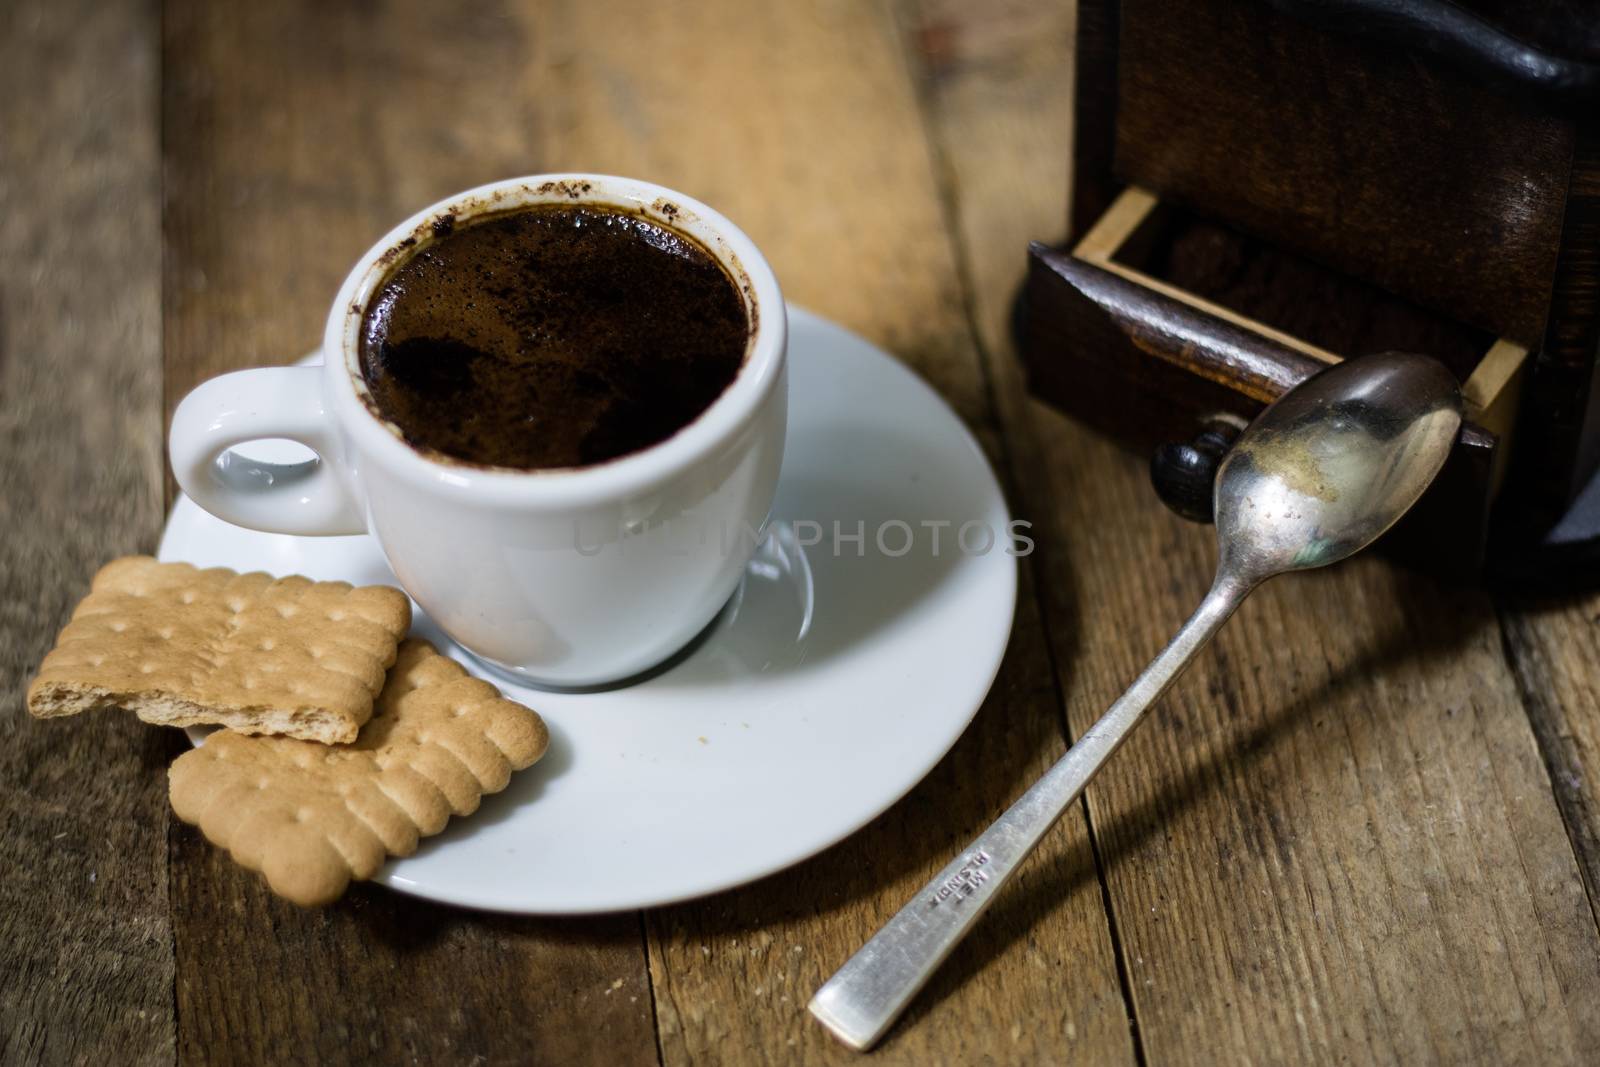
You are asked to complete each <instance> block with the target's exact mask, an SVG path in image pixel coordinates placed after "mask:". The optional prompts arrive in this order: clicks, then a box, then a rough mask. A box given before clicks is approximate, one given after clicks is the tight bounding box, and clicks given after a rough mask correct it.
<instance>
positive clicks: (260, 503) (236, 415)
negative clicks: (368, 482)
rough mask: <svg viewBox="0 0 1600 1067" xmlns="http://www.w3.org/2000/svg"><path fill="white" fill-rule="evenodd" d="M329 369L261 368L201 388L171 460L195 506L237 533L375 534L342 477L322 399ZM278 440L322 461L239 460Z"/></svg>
mask: <svg viewBox="0 0 1600 1067" xmlns="http://www.w3.org/2000/svg"><path fill="white" fill-rule="evenodd" d="M322 375H323V370H322V368H321V367H260V368H257V369H255V370H243V371H237V372H235V373H233V374H224V375H222V376H221V377H220V378H213V379H211V380H210V381H208V382H206V383H204V384H203V385H200V386H199V387H198V388H196V389H195V390H194V391H193V392H191V393H190V394H189V395H188V396H186V397H184V398H183V402H182V403H181V404H179V405H178V409H177V411H175V412H173V415H172V433H171V434H170V435H169V437H168V440H167V452H168V454H169V455H170V456H171V457H172V471H173V473H174V474H175V475H176V476H177V478H178V484H179V485H180V486H182V487H183V491H184V492H185V493H187V494H189V497H190V499H192V500H193V501H194V502H195V503H196V504H199V505H200V506H201V507H203V508H205V509H206V510H207V511H209V512H211V514H213V515H215V516H216V517H217V518H219V519H222V520H224V521H226V522H231V523H233V524H234V525H236V526H246V527H249V528H250V529H253V530H265V531H266V532H268V533H284V534H301V535H325V534H359V533H366V531H367V524H366V521H365V519H364V518H363V515H362V508H361V507H360V505H359V503H358V502H357V500H356V498H355V496H354V495H353V494H352V493H351V491H350V488H349V487H348V486H347V485H346V484H345V483H344V481H343V480H342V479H341V477H340V475H339V472H338V471H337V470H335V464H336V463H337V462H338V456H339V442H338V440H337V437H336V435H335V433H334V429H333V416H332V414H331V413H330V412H329V411H328V410H327V407H326V406H325V405H324V403H323V398H322ZM269 437H279V438H287V439H289V440H291V441H295V442H298V443H299V444H302V445H305V446H306V447H307V448H309V449H311V450H312V451H313V452H315V453H316V454H317V458H316V459H313V460H307V461H306V462H304V463H296V464H275V463H263V462H260V461H256V460H251V459H246V458H245V457H243V456H240V455H238V454H236V453H233V452H230V451H229V450H230V449H232V448H233V447H234V446H236V445H240V444H243V443H244V442H246V441H259V440H261V439H263V438H269Z"/></svg>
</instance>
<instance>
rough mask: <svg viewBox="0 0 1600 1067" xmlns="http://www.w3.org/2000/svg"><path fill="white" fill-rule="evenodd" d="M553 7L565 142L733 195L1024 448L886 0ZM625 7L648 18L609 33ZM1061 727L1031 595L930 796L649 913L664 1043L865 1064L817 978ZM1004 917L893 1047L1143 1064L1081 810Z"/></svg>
mask: <svg viewBox="0 0 1600 1067" xmlns="http://www.w3.org/2000/svg"><path fill="white" fill-rule="evenodd" d="M545 11H546V13H547V14H548V21H547V23H546V24H547V25H548V26H549V27H550V28H549V30H548V31H547V34H546V36H545V37H544V41H545V45H544V47H545V48H546V49H547V53H546V58H547V60H548V62H547V63H542V64H540V65H539V66H538V67H536V68H535V70H536V72H537V73H538V74H540V75H541V77H540V79H539V80H537V81H535V82H533V83H532V84H531V85H524V86H523V91H524V92H526V93H527V94H528V95H529V96H530V97H532V98H535V99H541V100H549V101H553V102H554V105H553V106H554V107H555V109H556V110H555V114H554V115H553V116H551V117H550V118H549V120H548V121H546V122H544V123H543V124H542V125H541V131H542V133H541V137H542V140H541V145H542V149H543V151H544V152H545V153H546V154H547V155H548V156H549V157H550V158H552V159H560V160H562V162H563V165H564V166H570V167H573V168H579V169H591V170H599V171H610V172H615V173H623V174H639V175H643V176H647V177H649V178H651V179H652V180H655V181H659V182H662V183H665V184H667V185H669V186H673V187H675V188H680V189H683V190H684V191H685V192H688V193H690V194H691V195H694V196H698V197H702V198H704V199H705V200H706V201H708V202H709V203H711V204H714V205H716V206H717V207H718V208H719V209H721V210H723V211H724V212H726V213H727V214H728V215H729V216H730V217H731V218H732V219H733V220H734V221H735V222H737V223H738V224H739V225H740V226H741V227H743V228H744V229H746V230H747V231H748V232H749V233H750V235H751V237H752V238H754V240H755V241H756V243H757V244H758V245H760V246H761V248H762V250H763V251H764V252H765V253H766V255H767V256H768V258H769V259H770V260H771V262H772V264H773V266H774V268H775V270H776V272H777V274H778V277H779V279H780V281H781V282H782V284H783V287H784V291H785V294H786V295H787V296H788V297H789V299H791V300H793V301H796V302H798V303H800V304H803V305H806V306H809V307H811V308H813V309H815V310H816V311H819V312H821V313H823V314H825V315H828V316H830V317H832V318H834V319H837V320H838V321H840V322H843V323H844V324H845V325H847V326H849V327H851V328H853V329H855V330H858V331H860V332H862V333H864V334H865V335H867V336H868V337H870V338H871V339H872V340H874V341H876V342H878V343H880V344H882V345H884V346H885V347H886V348H887V349H888V350H889V351H891V352H892V353H894V354H895V355H897V356H899V357H901V358H903V359H904V360H905V361H906V362H908V363H909V364H911V365H912V366H913V367H915V368H916V369H917V370H918V371H919V372H920V373H921V374H922V375H923V376H924V377H926V378H927V379H929V380H930V381H931V382H932V383H933V384H934V385H935V387H936V388H938V389H939V391H940V392H941V393H942V394H943V395H944V396H945V397H946V398H948V399H949V400H950V401H951V402H952V403H953V404H954V406H955V407H956V409H957V411H959V412H960V413H961V415H962V416H963V417H964V418H965V419H966V420H967V421H968V423H969V424H971V425H973V426H974V428H975V429H976V431H977V432H978V434H979V436H980V438H981V439H982V440H983V442H984V443H985V445H986V447H987V448H988V450H989V453H990V455H991V456H999V455H1000V454H1001V445H1000V441H999V436H998V433H997V426H996V421H995V414H994V411H993V409H992V407H991V405H990V402H989V398H988V396H987V392H986V387H985V383H984V379H983V375H982V371H981V368H980V366H979V363H978V360H977V354H976V350H975V347H974V345H973V342H972V336H971V333H970V330H969V326H968V323H967V321H966V319H965V316H964V314H963V311H962V308H963V294H962V289H961V280H960V278H959V277H958V275H957V272H956V269H955V259H954V256H953V254H952V249H951V245H950V241H949V236H948V231H947V227H946V220H945V218H944V217H943V215H942V212H941V205H940V203H939V200H938V197H937V193H936V186H935V182H934V175H933V168H934V165H935V161H934V160H933V158H932V157H931V156H930V155H929V153H928V151H927V145H926V141H925V138H924V134H923V129H922V123H921V118H920V116H919V114H918V110H917V106H916V100H915V97H914V93H913V87H912V83H911V80H910V77H909V70H908V67H907V63H906V59H905V56H904V53H903V45H902V37H901V34H900V32H899V30H898V28H897V25H896V23H895V21H894V19H893V18H892V17H891V13H890V12H889V11H888V10H887V9H886V8H885V7H883V6H880V5H873V4H855V3H849V4H846V3H831V2H829V3H813V4H796V5H782V4H774V5H748V4H741V3H736V2H731V0H730V2H713V3H703V4H696V5H653V4H645V3H619V2H604V3H599V2H589V3H564V4H556V5H549V6H548V7H547V8H546V9H545ZM620 25H626V26H627V27H628V28H629V32H627V33H625V34H614V33H611V32H609V29H610V27H614V26H620ZM934 30H935V32H934V37H936V36H937V32H936V27H935V28H934ZM927 39H928V38H926V37H925V41H926V40H927ZM1059 43H1060V42H1055V43H1054V44H1055V45H1059ZM1051 54H1052V55H1055V54H1058V53H1056V52H1055V51H1054V48H1052V51H1051ZM686 55H694V56H700V57H705V61H703V62H696V63H693V64H686V63H685V60H684V57H685V56H686ZM1062 748H1063V744H1062V739H1061V733H1060V728H1059V720H1058V718H1057V714H1056V701H1055V691H1054V681H1053V677H1052V673H1051V669H1050V664H1049V661H1048V658H1047V656H1046V653H1045V644H1044V641H1043V639H1042V635H1041V633H1040V630H1039V623H1038V615H1037V609H1036V607H1035V605H1034V603H1033V601H1032V599H1031V597H1030V596H1026V595H1025V596H1024V598H1023V601H1022V605H1021V607H1020V608H1019V611H1018V616H1017V621H1016V632H1015V635H1014V637H1013V641H1012V647H1011V649H1010V653H1009V655H1008V657H1007V662H1006V664H1005V665H1004V667H1003V668H1002V670H1001V674H1000V679H999V681H998V682H997V684H996V688H995V690H994V692H993V693H992V694H991V695H990V698H989V700H988V701H987V702H986V703H985V705H984V707H983V709H982V710H981V711H980V712H979V715H978V718H977V721H976V722H975V723H974V725H973V726H972V727H971V729H969V730H968V732H967V735H966V737H965V738H964V739H963V740H962V742H961V743H960V744H959V745H958V746H957V748H956V749H955V751H953V752H952V753H951V754H950V756H949V757H947V758H946V760H945V761H944V762H943V763H942V764H941V765H940V766H939V768H938V769H936V770H935V771H934V772H933V774H932V775H931V776H930V778H929V779H928V780H927V781H926V782H924V783H923V784H922V786H920V787H919V788H918V789H917V790H915V791H914V792H913V793H912V795H911V796H910V797H909V798H907V799H906V800H904V801H902V802H901V803H900V804H899V805H897V806H896V807H895V808H894V809H892V810H891V811H890V812H889V813H887V814H886V815H884V816H883V817H882V818H880V819H879V820H877V821H876V822H875V823H874V824H872V825H871V826H870V827H868V828H867V829H866V830H864V831H862V832H861V833H860V834H857V835H856V836H854V837H852V838H851V839H850V840H849V841H848V842H845V843H844V844H841V845H839V846H837V847H836V848H834V849H832V850H831V851H829V852H827V853H825V854H824V855H822V856H820V857H818V858H816V859H814V860H812V861H811V862H809V863H806V864H804V865H802V866H800V867H798V868H796V869H794V870H792V871H789V872H786V873H784V874H782V875H779V876H776V877H774V878H771V879H768V880H767V881H765V882H763V883H760V884H759V885H757V886H754V887H752V888H750V889H747V890H741V891H738V892H734V893H728V894H724V895H723V896H721V897H718V898H715V899H713V900H711V901H707V902H703V903H698V904H690V905H685V906H683V907H679V908H672V909H668V910H666V911H662V912H659V913H652V914H650V915H649V916H648V925H649V929H650V934H651V968H652V974H653V976H654V983H655V991H656V996H657V1000H658V1002H657V1017H658V1020H659V1024H660V1038H661V1047H662V1053H663V1058H664V1060H665V1061H666V1062H667V1063H700V1062H704V1063H739V1064H746V1063H797V1062H804V1063H843V1062H847V1061H851V1060H853V1059H854V1056H853V1054H851V1053H849V1052H848V1051H846V1050H845V1049H844V1048H843V1046H841V1045H838V1044H836V1043H835V1042H833V1040H832V1039H831V1038H830V1037H828V1035H827V1034H826V1033H825V1032H824V1031H823V1030H822V1028H821V1027H820V1026H818V1025H817V1024H816V1023H815V1022H814V1021H812V1020H811V1019H810V1017H809V1016H808V1015H807V1014H805V1012H804V1007H805V1004H806V1002H807V1000H809V999H810V996H811V994H812V992H813V991H814V990H815V989H816V987H817V986H818V985H819V984H821V982H822V980H823V979H824V978H826V977H827V975H828V974H829V973H831V971H832V969H833V968H834V967H836V966H838V965H839V964H840V963H842V962H843V961H844V960H845V959H846V958H847V957H848V956H849V955H850V954H851V953H853V952H854V951H855V950H856V949H857V948H858V947H860V945H861V944H862V942H864V941H865V940H866V938H867V937H868V936H869V935H870V934H871V933H872V932H873V931H874V930H875V929H876V927H877V926H878V925H879V924H880V923H881V922H882V921H883V920H884V919H886V918H887V917H888V916H889V915H890V914H891V913H892V912H893V911H894V910H896V909H898V908H899V907H900V905H901V904H902V903H904V901H905V900H906V899H907V898H908V897H909V896H910V894H912V893H913V892H915V891H916V890H917V889H918V888H920V886H921V885H922V884H923V883H924V882H926V880H927V879H928V878H930V877H931V876H932V874H933V873H934V871H935V870H936V869H937V868H938V867H939V866H942V865H943V863H944V862H945V861H946V860H947V859H948V857H949V854H950V853H951V852H952V851H953V850H955V849H957V848H959V847H960V846H961V845H962V844H963V843H964V842H965V840H966V839H967V838H968V837H970V836H971V835H972V834H974V833H975V832H976V831H977V830H979V829H981V828H982V826H983V825H985V824H986V823H987V822H988V821H989V820H990V819H991V818H992V817H993V816H994V815H995V814H997V813H998V812H999V810H1000V809H1001V807H1002V806H1003V805H1004V804H1005V803H1007V802H1009V801H1010V800H1011V799H1012V798H1013V797H1015V796H1016V795H1017V794H1018V793H1019V792H1020V791H1021V789H1022V788H1023V786H1024V785H1025V784H1026V783H1027V782H1028V781H1029V780H1030V779H1031V778H1032V777H1033V776H1034V775H1035V774H1037V773H1039V772H1040V771H1042V770H1043V768H1044V766H1045V764H1046V762H1047V761H1048V760H1049V759H1051V758H1053V757H1054V756H1056V755H1058V754H1059V753H1060V752H1061V751H1062ZM885 758H886V759H887V758H892V754H890V753H885ZM986 924H987V928H986V934H985V936H984V937H983V938H981V939H974V941H973V943H971V944H969V945H968V946H966V947H965V948H963V950H962V951H961V952H960V953H958V955H957V956H956V957H955V958H954V959H952V960H951V962H950V963H949V965H948V966H947V967H946V968H945V970H944V971H943V972H942V973H941V975H940V976H939V977H938V979H936V981H935V984H934V985H933V986H932V987H931V988H930V989H929V990H928V991H927V993H926V994H925V995H924V997H923V998H921V1000H919V1002H918V1004H917V1005H916V1006H915V1008H914V1009H913V1011H912V1014H911V1016H910V1017H909V1018H908V1020H907V1022H906V1023H905V1024H904V1025H902V1026H901V1027H900V1028H898V1029H897V1030H896V1031H895V1032H894V1033H893V1034H892V1035H891V1036H890V1037H889V1039H888V1040H887V1041H886V1042H885V1044H884V1045H883V1046H881V1048H880V1051H878V1052H877V1053H875V1054H874V1061H875V1062H876V1061H882V1062H885V1063H910V1064H926V1063H930V1062H936V1061H940V1060H944V1059H946V1058H949V1059H953V1060H958V1061H973V1060H977V1061H986V1062H994V1063H1035V1062H1041V1061H1049V1060H1060V1059H1064V1058H1067V1057H1068V1056H1069V1055H1070V1056H1071V1057H1073V1058H1077V1057H1082V1058H1084V1059H1085V1060H1086V1061H1090V1062H1096V1063H1102V1062H1103V1063H1117V1062H1128V1061H1129V1058H1130V1052H1131V1050H1130V1046H1129V1041H1128V1032H1127V1017H1126V1014H1125V1010H1124V1006H1123V1001H1122V998H1121V996H1120V993H1119V991H1118V986H1117V979H1116V971H1115V965H1114V962H1113V959H1112V955H1111V952H1110V947H1109V939H1108V937H1107V932H1106V929H1105V925H1104V915H1103V909H1102V905H1101V897H1100V890H1099V886H1098V883H1097V880H1096V877H1095V873H1094V867H1093V862H1092V857H1091V856H1090V853H1089V850H1088V848H1087V844H1086V841H1085V839H1084V837H1083V824H1082V821H1081V817H1079V816H1074V817H1073V818H1072V819H1071V820H1069V825H1068V826H1067V827H1065V828H1064V829H1063V832H1062V833H1061V834H1059V835H1057V836H1056V837H1055V838H1054V839H1053V840H1052V842H1051V844H1050V845H1049V847H1048V848H1047V850H1046V855H1045V857H1044V858H1043V862H1041V864H1040V865H1039V867H1038V868H1036V869H1035V871H1034V872H1032V873H1031V874H1030V875H1029V877H1028V878H1027V879H1026V880H1025V882H1024V884H1023V885H1022V886H1021V887H1020V889H1019V891H1018V892H1017V893H1016V895H1015V896H1013V897H1011V898H1010V899H1008V900H1007V901H1006V902H1004V903H1002V904H1001V905H999V906H998V907H997V909H996V910H995V912H994V913H992V914H991V916H990V917H989V918H988V919H987V920H986Z"/></svg>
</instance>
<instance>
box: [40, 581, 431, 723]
mask: <svg viewBox="0 0 1600 1067" xmlns="http://www.w3.org/2000/svg"><path fill="white" fill-rule="evenodd" d="M410 626H411V601H410V600H408V599H407V598H406V595H405V594H404V593H402V592H401V591H400V590H398V589H393V588H390V587H388V586H365V587H362V588H359V589H357V588H353V587H352V586H350V585H349V584H348V583H346V582H313V581H312V580H311V579H309V578H302V577H298V576H296V577H290V578H282V579H274V578H272V577H271V576H269V575H266V574H259V573H257V574H237V573H235V572H234V571H230V570H226V569H223V568H220V567H218V568H214V569H211V570H199V569H197V568H195V567H192V566H190V565H189V564H187V563H158V562H157V561H156V560H154V559H151V558H150V557H149V556H128V557H125V558H123V559H118V560H113V561H112V562H110V563H108V564H106V565H105V566H104V567H102V568H101V569H100V572H99V573H98V574H96V575H95V577H94V582H93V584H92V585H91V587H90V590H89V595H88V596H87V597H85V598H84V599H83V602H82V603H80V604H79V605H78V607H77V609H76V610H75V611H74V612H73V613H72V619H71V621H70V622H68V623H67V625H66V627H65V629H63V630H62V631H61V635H60V636H59V637H58V638H56V646H55V648H53V649H52V650H51V651H50V653H49V655H47V656H45V658H44V662H43V663H42V664H41V665H40V667H39V675H38V677H37V678H35V679H34V681H33V684H32V685H31V686H29V687H28V710H29V711H30V712H32V713H33V714H34V715H36V716H38V717H40V718H51V717H54V716H58V715H76V714H78V713H79V712H83V711H89V710H92V709H95V708H106V707H124V708H127V709H129V710H131V711H133V712H134V713H135V714H136V715H138V716H139V718H141V719H143V720H144V721H145V722H151V723H156V724H159V725H166V726H199V725H208V724H213V725H218V726H226V727H228V728H229V729H232V730H238V731H240V732H243V733H252V734H286V735H288V736H290V737H299V738H305V739H308V740H313V741H322V742H325V743H334V742H340V741H352V740H354V739H355V737H356V734H357V732H358V731H359V730H360V729H361V724H362V723H364V722H366V721H367V719H368V718H369V717H370V716H371V714H372V701H373V698H374V697H375V696H376V695H377V693H378V691H379V690H380V689H381V688H382V687H383V680H384V671H385V670H386V669H387V668H388V666H389V665H390V664H391V663H393V662H394V657H395V649H396V647H397V646H398V645H399V642H400V640H401V638H403V637H404V636H405V633H406V631H407V630H408V629H409V628H410Z"/></svg>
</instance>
